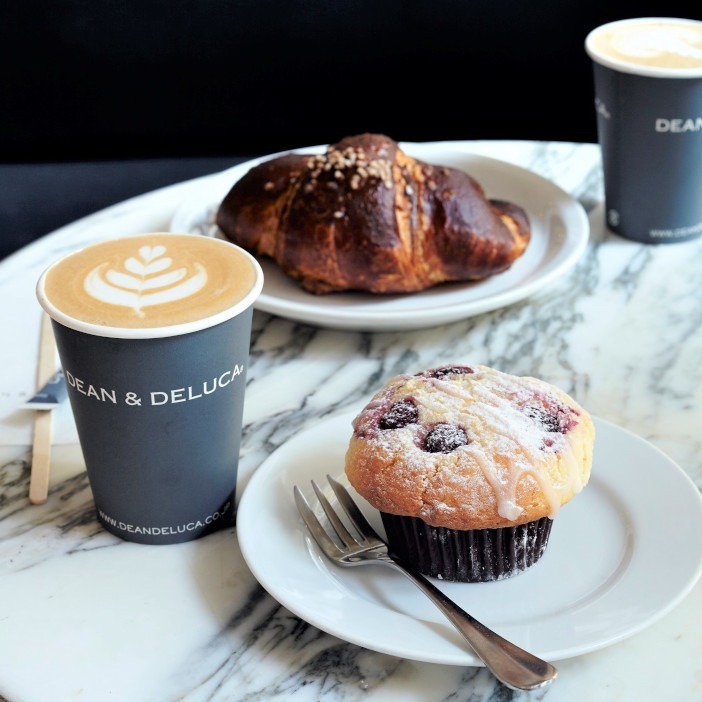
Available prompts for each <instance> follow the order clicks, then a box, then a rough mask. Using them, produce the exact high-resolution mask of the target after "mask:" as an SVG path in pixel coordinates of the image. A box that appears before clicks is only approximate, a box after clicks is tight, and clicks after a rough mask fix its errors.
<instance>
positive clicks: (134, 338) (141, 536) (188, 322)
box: [37, 233, 263, 544]
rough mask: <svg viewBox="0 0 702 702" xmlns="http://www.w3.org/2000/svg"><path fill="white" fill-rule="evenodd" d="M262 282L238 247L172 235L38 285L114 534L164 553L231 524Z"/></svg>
mask: <svg viewBox="0 0 702 702" xmlns="http://www.w3.org/2000/svg"><path fill="white" fill-rule="evenodd" d="M262 283H263V274H262V272H261V269H260V266H259V264H258V263H257V262H256V260H255V259H254V258H253V257H252V256H251V255H250V254H248V253H247V252H245V251H244V250H242V249H240V248H238V247H237V246H235V245H233V244H230V243H228V242H225V241H220V240H218V239H212V238H208V237H202V236H196V235H186V234H167V233H163V234H162V233H156V234H143V235H137V236H130V237H124V238H120V239H115V240H110V241H103V242H99V243H96V244H93V245H91V246H88V247H85V248H83V249H80V250H78V251H76V252H73V253H70V254H69V255H67V256H65V257H64V258H63V259H61V260H59V261H58V262H56V263H54V264H53V265H52V266H50V267H49V268H48V269H47V270H46V271H45V272H44V274H43V275H42V277H41V279H40V280H39V283H38V286H37V295H38V298H39V301H40V303H41V305H42V307H43V308H44V310H45V311H46V312H47V313H48V314H49V315H50V316H51V318H52V322H53V326H54V333H55V336H56V343H57V346H58V350H59V357H60V359H61V365H62V367H63V371H64V375H65V378H66V381H67V385H68V390H69V397H70V400H71V407H72V410H73V414H74V417H75V420H76V426H77V429H78V436H79V439H80V443H81V448H82V450H83V457H84V459H85V464H86V468H87V471H88V477H89V480H90V485H91V488H92V491H93V496H94V500H95V506H96V509H97V516H98V519H99V521H100V522H101V523H102V524H103V526H104V527H105V528H106V529H107V530H108V531H110V532H112V533H114V534H117V535H119V536H121V537H122V538H124V539H127V540H130V541H138V542H141V543H151V544H168V543H178V542H181V541H188V540H191V539H194V538H197V537H199V536H203V535H205V534H207V533H210V532H211V531H214V530H216V529H218V528H221V527H223V526H227V525H230V524H231V523H232V522H233V518H234V500H235V487H236V477H237V466H238V457H239V443H240V436H241V423H242V414H243V402H244V389H245V385H246V369H247V365H248V356H249V343H250V332H251V317H252V305H253V303H254V301H255V299H256V298H257V297H258V295H259V293H260V291H261V287H262Z"/></svg>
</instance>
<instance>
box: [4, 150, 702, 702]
mask: <svg viewBox="0 0 702 702" xmlns="http://www.w3.org/2000/svg"><path fill="white" fill-rule="evenodd" d="M474 150H475V151H476V152H477V153H483V154H485V155H489V156H493V157H496V158H502V159H504V160H508V161H512V162H514V163H517V164H518V165H522V166H524V167H526V168H529V169H531V170H533V171H535V172H537V173H539V174H541V175H543V176H544V177H546V178H548V179H551V180H553V181H554V182H556V183H557V184H558V185H560V187H562V188H563V189H565V190H567V191H568V192H570V193H571V194H572V195H573V196H574V197H576V198H577V199H578V200H579V201H580V202H581V203H582V204H583V206H584V207H585V209H586V211H587V212H588V215H589V219H590V224H591V237H590V242H589V244H588V247H587V250H586V252H585V254H584V256H583V257H582V259H581V260H580V262H579V263H578V264H577V266H576V267H575V269H574V270H573V271H572V272H571V273H570V274H569V275H567V276H566V277H565V278H564V279H562V280H560V281H558V282H557V283H555V284H553V285H551V286H550V287H548V288H546V289H545V290H543V291H542V292H540V293H539V294H537V295H535V296H534V297H531V298H529V299H527V300H524V301H522V302H519V303H517V304H514V305H511V306H509V307H506V308H503V309H499V310H496V311H494V312H490V313H486V314H482V315H478V316H476V317H471V318H468V319H465V320H461V321H458V322H455V323H453V324H448V325H443V326H439V327H433V328H427V329H419V330H414V331H406V332H375V333H365V332H348V331H334V330H329V329H323V328H317V327H313V326H309V325H305V324H298V323H296V322H294V321H291V320H286V319H282V318H278V317H274V316H271V315H268V314H265V313H262V312H259V311H257V312H256V313H255V314H254V322H253V335H252V346H251V357H250V362H249V367H248V371H247V397H246V406H245V413H244V435H243V442H242V453H241V461H240V481H239V494H241V492H242V491H243V490H244V489H245V488H246V485H247V482H248V480H249V478H250V476H251V475H252V474H253V472H254V471H255V470H256V468H257V467H258V466H259V465H260V464H261V462H262V461H263V460H265V458H266V457H267V456H269V455H270V454H271V453H272V452H273V451H274V450H275V449H276V448H277V447H279V446H280V445H281V444H283V443H284V442H285V441H286V440H288V439H289V438H291V437H293V436H295V435H296V434H298V433H299V432H300V431H301V430H302V429H304V428H306V427H309V426H312V425H313V424H314V423H315V422H317V421H318V420H319V419H320V418H323V417H326V416H328V415H331V414H335V413H337V412H338V411H340V410H342V409H343V408H345V407H348V406H350V405H358V404H360V403H362V402H364V401H367V400H368V399H369V398H370V396H371V395H372V394H373V393H374V392H375V391H376V390H377V389H378V388H379V387H380V386H381V385H382V384H383V383H384V382H385V381H386V380H387V379H389V378H390V377H391V376H393V375H395V374H397V373H401V372H414V371H417V370H421V369H423V368H425V367H430V366H433V365H439V364H444V363H447V362H458V363H461V362H462V363H476V364H478V363H479V364H484V365H488V366H494V367H496V368H499V369H501V370H505V371H507V372H510V373H514V374H518V375H534V376H537V377H541V378H543V379H544V380H546V381H548V382H551V383H553V384H555V385H558V386H560V387H562V388H563V389H564V390H565V391H566V392H568V393H570V394H572V395H573V396H574V397H575V398H576V399H577V400H578V401H579V402H580V403H581V404H582V405H583V406H585V407H587V408H588V409H589V410H590V411H591V412H592V413H593V414H594V415H597V416H598V417H601V418H603V419H607V420H610V421H612V422H614V423H616V424H618V425H620V426H622V427H625V428H627V429H630V430H631V431H633V432H635V433H637V434H639V435H640V436H642V437H644V438H646V439H648V440H649V441H650V442H651V443H652V444H654V445H655V446H657V447H658V448H660V449H661V450H662V451H664V452H665V453H667V454H668V455H669V456H670V457H671V458H672V459H673V460H675V461H676V462H677V463H678V464H679V465H680V466H681V467H682V468H683V469H684V470H685V471H686V472H687V473H688V475H689V476H690V477H691V478H692V480H693V481H694V482H695V483H696V485H697V487H698V488H702V445H701V444H702V439H701V438H700V431H699V428H700V426H702V409H701V408H702V402H701V401H702V366H701V365H700V362H699V361H700V358H702V277H701V276H700V275H699V270H700V267H699V261H700V257H701V256H702V239H699V240H697V241H693V242H687V243H684V244H675V245H667V246H666V245H663V246H645V245H642V244H637V243H634V242H629V241H626V240H624V239H621V238H619V237H616V236H614V235H612V234H610V233H609V232H607V231H606V230H605V228H604V226H603V217H604V214H603V205H602V193H603V189H602V176H601V167H600V155H599V149H598V148H597V147H596V146H594V145H591V144H569V143H558V142H543V143H533V142H476V143H475V144H474ZM194 184H195V183H194V182H189V183H184V184H180V185H177V186H172V187H171V188H166V189H164V190H163V191H158V193H154V194H148V195H145V196H143V197H142V198H136V199H134V200H130V201H128V202H126V203H122V204H120V205H117V206H115V207H113V208H109V209H108V210H104V211H102V212H100V213H96V214H95V215H93V216H92V217H88V218H86V219H84V220H81V221H79V222H77V223H75V224H73V225H70V226H69V227H64V228H63V229H61V230H58V231H57V232H55V233H53V234H51V235H49V236H47V237H45V238H44V239H43V240H41V241H39V242H37V243H36V244H34V245H32V246H30V247H27V249H24V250H23V251H21V252H19V253H18V254H15V255H14V256H12V257H10V258H9V259H8V260H7V261H5V262H3V264H2V265H0V309H2V320H3V328H4V329H5V330H9V332H10V334H9V335H8V336H4V337H3V343H2V344H0V364H1V367H2V368H3V369H4V370H3V375H2V384H0V420H1V421H0V696H4V697H5V698H6V699H7V700H9V702H44V701H45V700H49V699H50V700H52V702H64V701H68V700H81V701H83V702H93V701H98V702H102V701H103V700H112V699H114V700H120V701H121V700H128V701H129V702H142V701H143V702H176V701H182V702H223V701H229V700H236V701H259V700H278V699H292V700H298V701H300V702H304V701H307V700H321V699H324V700H331V701H332V702H353V701H356V700H368V699H374V700H403V701H405V700H410V701H411V700H418V701H419V700H422V701H423V700H436V701H439V700H446V701H447V702H448V701H452V700H462V701H463V702H478V701H480V702H511V701H513V702H527V701H529V702H531V701H533V700H547V701H548V702H565V701H569V702H570V701H572V702H579V701H580V700H582V701H583V702H585V701H586V700H588V701H589V700H591V699H597V700H598V701H601V702H614V701H615V700H617V701H620V700H621V701H624V702H633V701H634V700H636V701H637V702H638V701H639V700H643V701H644V702H646V701H648V700H659V699H666V700H673V701H676V700H681V701H682V700H685V701H687V700H695V699H702V687H701V682H700V681H701V680H702V663H701V662H700V661H702V637H700V635H699V631H698V629H697V624H696V623H698V622H699V621H702V587H701V586H700V584H699V583H698V584H697V585H696V587H695V588H694V589H693V591H692V592H691V593H690V595H688V596H687V597H686V598H685V599H684V600H683V602H682V603H680V604H679V605H678V606H677V607H675V608H674V609H673V610H672V611H671V612H669V613H667V614H666V615H665V616H664V617H663V618H661V619H660V620H659V621H658V622H656V623H655V624H653V625H652V626H651V627H648V628H646V629H645V630H643V631H642V632H641V633H639V634H637V635H635V636H633V637H631V638H629V639H627V640H625V641H622V642H619V643H616V644H614V645H612V646H609V647H607V648H604V649H603V650H601V651H597V652H594V653H590V654H587V655H585V656H580V657H577V658H572V659H567V660H563V661H559V662H558V663H557V664H556V665H557V667H558V668H559V671H560V675H559V679H558V680H557V681H556V682H555V683H554V684H553V685H552V686H551V687H550V688H548V689H546V690H542V691H539V692H536V693H518V692H514V691H511V690H508V689H507V688H505V687H504V686H503V685H501V684H499V683H497V682H496V681H495V680H494V678H493V677H492V676H491V675H490V674H489V673H488V672H487V671H486V670H485V669H484V668H462V667H457V666H444V665H435V664H428V663H420V662H416V661H411V660H403V659H401V658H397V657H394V656H390V655H386V654H380V653H376V652H373V651H370V650H367V649H364V648H361V647H358V646H355V645H353V644H349V643H346V642H344V641H342V640H340V639H338V638H335V637H333V636H330V635H328V634H326V633H324V632H322V631H320V630H319V629H317V628H315V627H313V626H311V625H309V624H307V623H306V622H304V621H302V620H301V619H299V618H298V617H296V616H295V615H293V614H292V613H291V612H289V611H288V610H286V609H285V608H284V607H282V606H281V605H280V604H279V603H278V602H276V601H275V600H274V599H273V598H272V597H271V596H270V595H268V593H267V592H266V591H265V590H264V589H263V587H262V586H261V585H260V584H259V583H258V582H257V581H256V580H255V578H254V577H253V575H252V574H251V572H250V571H249V570H248V568H247V567H246V565H245V563H244V561H243V558H242V556H241V552H240V551H239V547H238V544H237V541H236V530H235V529H234V528H231V529H226V530H224V531H220V532H218V533H216V534H213V535H211V536H208V537H206V538H204V539H201V540H200V541H197V542H192V543H189V544H181V545H177V546H168V547H145V546H140V545H136V544H129V543H126V542H123V541H121V540H120V539H118V538H116V537H114V536H112V535H109V534H107V533H106V532H104V531H103V530H102V529H101V528H100V526H99V525H98V523H97V521H96V520H95V516H94V511H93V506H92V499H91V493H90V487H89V484H88V480H87V477H86V475H85V472H84V469H83V464H82V459H81V455H80V451H79V449H78V447H77V446H76V443H75V441H76V440H75V434H74V428H73V426H72V419H71V417H70V412H67V411H65V409H64V408H62V410H60V411H62V412H63V415H62V416H61V417H60V418H59V419H60V421H57V426H56V437H55V441H56V445H55V447H54V470H53V475H52V483H51V493H50V499H49V501H48V502H47V503H46V504H45V505H42V506H30V505H29V503H28V499H27V489H28V481H29V467H30V459H31V456H30V453H29V449H28V445H29V437H30V436H31V413H26V412H18V411H15V409H14V408H15V407H16V406H18V405H19V404H20V400H21V399H26V398H25V397H24V396H25V395H26V394H27V392H28V391H29V390H30V389H31V388H32V387H33V377H34V364H33V361H32V360H31V353H28V351H27V350H28V349H34V348H36V345H37V339H38V320H39V312H40V311H39V308H38V306H37V305H36V303H35V299H34V284H35V281H36V279H37V277H38V275H39V273H40V272H41V270H43V268H44V267H45V266H46V265H47V264H48V262H50V261H51V260H53V259H54V258H55V257H56V256H57V255H60V254H61V253H62V252H64V251H67V250H69V249H72V248H74V247H76V246H78V245H80V244H83V243H88V242H90V241H93V240H96V239H98V238H105V237H108V236H115V235H117V234H124V233H137V232H139V231H147V230H152V231H156V230H163V228H164V227H165V226H166V225H167V222H168V218H169V215H170V213H171V212H172V211H173V210H174V209H175V207H176V206H177V205H178V203H179V202H180V201H181V200H182V198H184V197H185V196H186V195H187V193H188V192H189V189H190V188H192V187H193V185H194ZM198 185H199V183H198ZM28 358H29V360H27V359H28ZM657 517H659V518H660V515H657ZM652 518H653V516H652ZM263 536H264V535H262V538H263ZM281 577H285V574H284V573H281ZM652 577H657V578H662V577H664V574H660V573H656V572H655V566H654V565H653V564H652ZM565 586H567V585H566V584H564V587H565ZM595 695H596V696H595Z"/></svg>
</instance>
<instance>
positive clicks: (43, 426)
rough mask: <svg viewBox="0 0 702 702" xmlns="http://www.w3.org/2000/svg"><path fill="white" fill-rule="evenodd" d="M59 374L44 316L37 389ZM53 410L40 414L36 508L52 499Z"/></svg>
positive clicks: (33, 488)
mask: <svg viewBox="0 0 702 702" xmlns="http://www.w3.org/2000/svg"><path fill="white" fill-rule="evenodd" d="M55 372H56V343H55V341H54V332H53V330H52V328H51V318H50V317H49V315H47V314H44V315H43V317H42V320H41V333H40V337H39V362H38V364H37V388H38V389H41V388H43V387H44V385H45V384H46V382H47V381H48V380H49V378H51V376H52V375H53V374H54V373H55ZM52 411H53V410H36V417H35V419H34V440H33V443H32V468H31V471H30V477H29V501H30V502H31V503H32V504H33V505H41V504H44V502H46V500H47V497H48V495H49V472H50V469H51V434H52V422H51V413H52Z"/></svg>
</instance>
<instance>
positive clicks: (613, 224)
mask: <svg viewBox="0 0 702 702" xmlns="http://www.w3.org/2000/svg"><path fill="white" fill-rule="evenodd" d="M585 48H586V51H587V53H588V54H589V56H590V57H591V59H592V61H593V71H594V81H595V110H596V114H597V130H598V139H599V143H600V146H601V148H602V162H603V169H604V182H605V208H606V220H607V224H608V226H609V228H610V229H611V230H612V231H614V232H616V233H618V234H621V235H622V236H625V237H627V238H629V239H633V240H636V241H639V242H644V243H670V242H680V241H687V240H689V239H694V238H696V237H698V236H700V235H702V198H701V197H700V192H702V22H699V21H696V20H688V19H682V18H666V17H662V18H661V17H645V18H636V19H627V20H620V21H617V22H611V23H608V24H605V25H603V26H601V27H598V28H596V29H594V30H593V31H592V32H590V34H588V36H587V38H586V40H585Z"/></svg>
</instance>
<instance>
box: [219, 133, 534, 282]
mask: <svg viewBox="0 0 702 702" xmlns="http://www.w3.org/2000/svg"><path fill="white" fill-rule="evenodd" d="M216 221H217V225H218V226H219V228H220V229H221V230H222V232H223V233H224V234H225V236H226V237H227V238H229V239H231V240H232V241H233V242H234V243H236V244H239V245H240V246H242V247H243V248H245V249H248V250H250V251H252V252H254V253H257V254H262V255H265V256H270V257H271V258H272V259H274V260H275V261H276V262H277V263H278V265H279V266H280V268H281V269H282V270H283V271H284V272H285V273H287V274H288V275H290V276H291V277H293V278H295V279H297V280H299V282H300V284H301V286H302V287H303V288H304V289H305V290H307V291H309V292H312V293H318V294H319V293H328V292H333V291H338V290H365V291H369V292H373V293H406V292H415V291H418V290H424V289H426V288H429V287H431V286H433V285H437V284H438V283H443V282H446V281H458V280H460V281H467V280H480V279H481V278H485V277H487V276H491V275H494V274H496V273H500V272H502V271H504V270H506V269H507V268H509V266H510V265H511V264H512V263H513V262H514V261H515V260H516V259H517V258H518V257H519V256H520V255H521V254H522V253H523V251H524V249H525V248H526V246H527V244H528V243H529V238H530V225H529V220H528V218H527V215H526V213H525V212H524V211H523V210H522V209H521V208H520V207H518V206H516V205H514V204H511V203H508V202H503V201H499V200H487V199H486V197H485V194H484V192H483V189H482V188H481V186H480V185H479V184H478V183H477V182H476V181H475V180H474V179H473V178H471V177H470V176H469V175H467V174H466V173H464V172H463V171H458V170H455V169H452V168H445V167H442V166H433V165H430V164H427V163H423V162H422V161H417V160H415V159H413V158H410V157H409V156H407V155H406V154H405V153H404V152H403V151H401V150H400V148H399V146H398V144H397V143H396V142H394V141H393V140H392V139H390V138H388V137H386V136H383V135H377V134H363V135H360V136H355V137H347V138H345V139H343V140H342V141H340V142H339V143H337V144H334V145H332V146H330V147H329V148H328V149H327V152H326V153H325V154H321V155H314V156H304V155H299V154H287V155H284V156H280V157H278V158H275V159H272V160H270V161H267V162H264V163H261V164H259V165H258V166H255V167H254V168H252V169H251V170H250V171H249V172H248V173H247V174H246V175H245V176H244V177H243V178H241V180H239V181H238V182H237V183H235V184H234V186H233V187H232V188H231V190H230V191H229V193H228V194H227V196H226V197H225V198H224V200H223V201H222V203H221V205H220V206H219V209H218V212H217V217H216Z"/></svg>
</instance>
